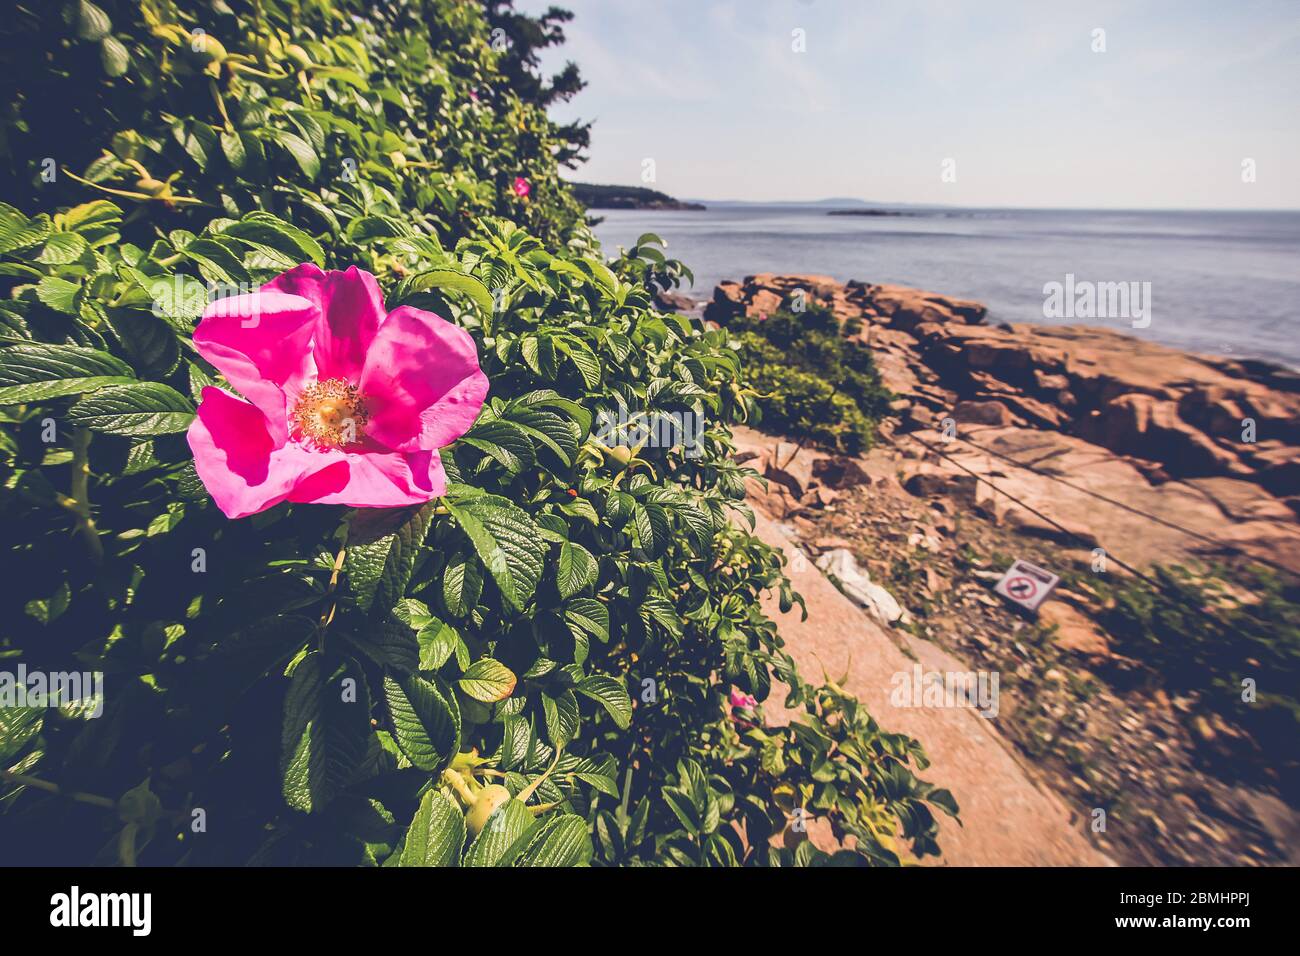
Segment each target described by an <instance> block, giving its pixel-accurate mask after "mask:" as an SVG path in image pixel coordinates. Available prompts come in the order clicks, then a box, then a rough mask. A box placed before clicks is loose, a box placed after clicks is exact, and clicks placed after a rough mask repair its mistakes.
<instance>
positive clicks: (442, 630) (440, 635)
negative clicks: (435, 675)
mask: <svg viewBox="0 0 1300 956" xmlns="http://www.w3.org/2000/svg"><path fill="white" fill-rule="evenodd" d="M415 639H416V641H417V643H418V644H419V646H420V662H419V664H420V670H422V671H436V670H438V668H440V667H442V665H443V664H445V663H447V658H449V657H451V655H452V654H454V653H455V652H456V649H457V647H458V646H460V645H462V644H463V641H462V640H461V636H460V632H459V631H457V630H456V629H455V628H454V627H452V626H451V625H450V624H444V623H443V622H442V621H438V620H435V621H433V622H432V623H430V624H427V625H425V626H424V627H422V628H420V632H419V633H418V634H417V635H416V636H415Z"/></svg>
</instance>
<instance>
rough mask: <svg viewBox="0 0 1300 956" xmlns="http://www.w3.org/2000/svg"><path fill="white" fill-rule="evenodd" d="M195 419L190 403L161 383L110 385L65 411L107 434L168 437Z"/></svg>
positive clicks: (76, 420) (74, 419)
mask: <svg viewBox="0 0 1300 956" xmlns="http://www.w3.org/2000/svg"><path fill="white" fill-rule="evenodd" d="M193 419H194V407H193V406H192V405H191V404H190V400H189V399H188V398H186V397H185V396H184V395H182V394H181V393H180V392H178V391H176V390H175V389H174V388H172V387H170V386H168V385H163V384H162V383H161V382H137V383H135V384H132V385H110V386H108V387H106V388H101V389H99V390H98V391H96V392H92V393H91V394H90V395H87V396H86V397H84V398H82V399H81V400H80V401H79V402H77V403H76V404H75V405H73V406H72V407H71V408H70V409H68V420H69V421H70V422H72V424H74V425H81V426H83V427H85V428H90V429H93V430H95V431H99V432H107V433H108V434H110V435H128V436H134V435H168V434H171V433H173V432H183V431H185V429H187V428H189V426H190V422H191V421H193Z"/></svg>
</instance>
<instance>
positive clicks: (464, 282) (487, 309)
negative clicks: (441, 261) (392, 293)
mask: <svg viewBox="0 0 1300 956" xmlns="http://www.w3.org/2000/svg"><path fill="white" fill-rule="evenodd" d="M428 289H448V290H450V291H452V292H462V293H464V294H465V295H467V296H469V297H470V299H472V300H473V301H474V304H475V305H477V306H478V307H479V311H481V312H482V313H483V314H484V315H491V314H492V309H493V305H494V303H493V301H492V293H491V292H489V291H488V289H487V286H485V285H484V284H483V283H482V282H480V281H479V280H478V279H476V278H474V276H467V275H465V274H464V273H463V272H454V271H452V270H451V269H432V270H430V271H428V272H422V273H420V274H419V275H417V276H415V277H413V278H412V280H411V284H410V290H411V291H412V292H423V291H426V290H428Z"/></svg>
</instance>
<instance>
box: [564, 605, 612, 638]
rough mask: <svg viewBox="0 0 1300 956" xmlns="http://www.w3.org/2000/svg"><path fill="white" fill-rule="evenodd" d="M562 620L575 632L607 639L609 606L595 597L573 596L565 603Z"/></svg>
mask: <svg viewBox="0 0 1300 956" xmlns="http://www.w3.org/2000/svg"><path fill="white" fill-rule="evenodd" d="M564 620H565V623H567V624H568V625H569V630H571V631H573V632H575V634H583V635H586V636H587V637H594V638H595V639H596V640H598V641H607V640H609V608H607V607H606V606H605V605H604V604H602V603H601V602H600V601H597V600H596V599H595V598H574V599H573V600H572V601H570V602H569V603H568V604H567V605H565V608H564Z"/></svg>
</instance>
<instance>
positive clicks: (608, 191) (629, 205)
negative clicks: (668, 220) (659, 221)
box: [570, 183, 705, 209]
mask: <svg viewBox="0 0 1300 956" xmlns="http://www.w3.org/2000/svg"><path fill="white" fill-rule="evenodd" d="M570 185H571V186H572V187H573V193H574V195H575V196H577V197H578V201H579V202H581V203H582V204H583V205H585V206H586V207H587V208H588V209H704V208H705V207H704V205H703V204H701V203H697V202H682V201H681V200H680V199H674V198H673V197H672V196H669V195H668V194H667V193H661V192H659V191H657V190H654V189H646V188H645V187H644V186H601V185H597V184H595V183H570Z"/></svg>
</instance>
